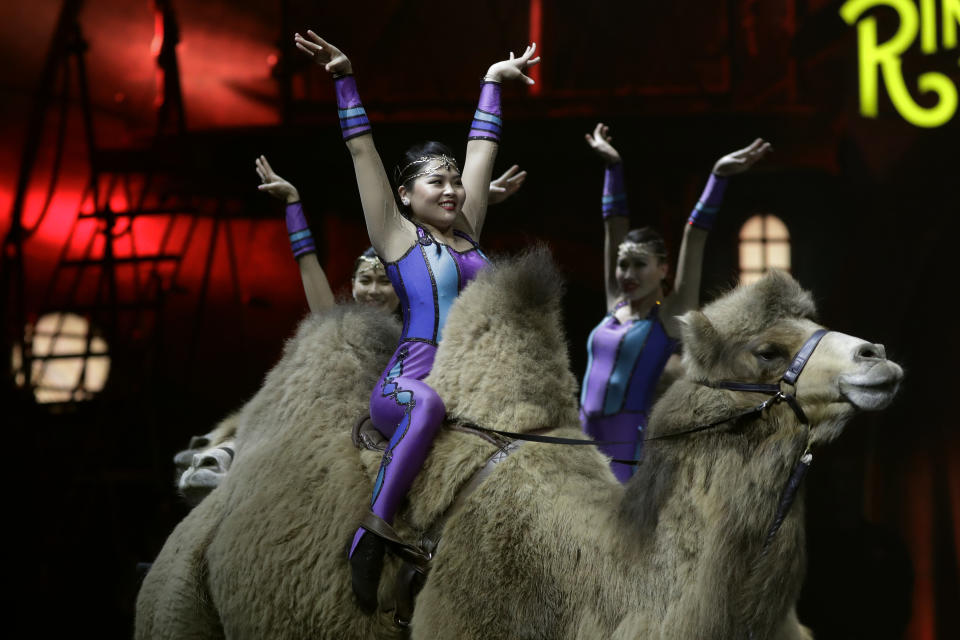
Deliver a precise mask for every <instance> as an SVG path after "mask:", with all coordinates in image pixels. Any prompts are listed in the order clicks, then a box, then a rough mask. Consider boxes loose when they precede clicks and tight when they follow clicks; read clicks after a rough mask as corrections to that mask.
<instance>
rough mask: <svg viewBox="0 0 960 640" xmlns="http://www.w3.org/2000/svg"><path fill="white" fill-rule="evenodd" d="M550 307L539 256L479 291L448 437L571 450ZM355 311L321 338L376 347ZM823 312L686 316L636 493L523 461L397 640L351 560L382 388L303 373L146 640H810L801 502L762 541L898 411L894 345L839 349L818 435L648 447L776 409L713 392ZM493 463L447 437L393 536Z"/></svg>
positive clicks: (386, 609) (393, 563)
mask: <svg viewBox="0 0 960 640" xmlns="http://www.w3.org/2000/svg"><path fill="white" fill-rule="evenodd" d="M561 288H562V287H561V284H560V278H559V275H558V273H557V271H556V269H555V267H554V266H553V263H552V261H551V260H550V259H549V257H548V256H546V255H544V254H543V252H536V251H535V252H533V253H530V254H528V255H525V256H522V257H520V258H517V259H515V260H512V261H505V262H504V263H502V264H500V265H498V266H496V267H494V268H491V269H488V270H487V271H485V272H484V273H482V274H481V275H480V276H479V277H478V278H477V279H476V280H475V281H474V282H473V283H472V284H471V285H470V286H469V287H467V289H466V290H465V291H464V292H463V293H462V294H461V296H460V299H459V300H458V301H457V302H456V303H455V304H454V305H453V308H452V309H451V311H450V314H449V316H448V321H447V325H446V328H445V331H444V339H443V341H442V343H441V345H440V348H439V350H438V353H437V359H436V362H435V365H434V369H433V371H432V373H431V374H430V376H429V377H428V379H427V382H428V383H429V384H431V386H433V387H434V388H435V389H436V390H437V391H438V392H439V393H440V395H441V397H442V398H444V401H445V403H446V405H447V413H448V423H449V424H448V426H454V425H455V423H456V422H458V421H460V422H469V423H474V424H478V425H483V426H485V427H489V428H492V429H499V430H511V431H518V432H529V431H534V430H542V429H544V428H545V427H546V428H550V429H551V430H550V431H549V433H550V435H555V436H560V437H565V438H573V439H576V438H581V437H582V436H581V435H580V427H579V420H578V416H577V405H576V396H577V394H576V391H577V386H576V381H575V379H574V376H573V374H572V373H571V372H570V367H569V361H568V357H567V351H566V340H565V336H564V333H563V330H562V326H561V322H560V313H559V304H560V295H561ZM350 313H352V312H348V313H344V314H342V315H340V316H338V317H334V318H330V319H327V320H325V321H324V322H325V330H326V331H328V332H330V333H345V332H346V328H345V327H346V326H349V327H350V329H351V330H353V331H354V335H355V336H357V342H358V343H359V342H361V341H362V340H361V338H360V336H361V334H362V333H363V329H364V327H360V326H356V324H355V323H353V322H352V320H351V316H350ZM814 313H815V309H814V305H813V303H812V299H811V297H810V295H809V294H808V293H807V292H805V291H803V290H802V289H801V288H800V286H799V285H798V284H797V283H796V282H795V281H794V280H793V279H791V278H790V277H789V276H788V275H785V274H781V273H772V274H769V275H767V276H766V277H765V278H763V279H762V280H760V281H759V282H757V283H754V284H752V285H750V286H746V287H740V288H737V289H735V290H734V291H732V292H731V293H729V294H727V295H726V296H724V297H722V298H721V299H719V300H717V301H716V302H714V303H712V304H711V305H709V306H707V307H705V308H704V309H703V310H702V311H698V312H691V313H690V314H687V315H686V316H685V317H684V319H683V322H684V344H685V354H684V367H685V374H684V377H683V378H682V379H680V380H678V381H677V382H675V383H674V384H673V385H672V386H671V387H670V388H669V389H668V390H667V392H666V393H665V395H664V396H663V398H662V399H661V400H660V401H659V402H658V404H657V405H656V407H655V409H654V412H653V415H652V416H651V420H650V424H649V434H648V436H647V437H648V438H650V439H651V441H650V442H648V444H647V446H646V452H645V457H644V460H643V462H642V463H641V464H640V465H639V467H638V473H637V474H636V475H635V476H634V478H633V479H632V480H631V481H630V482H629V483H627V484H626V485H621V484H620V483H619V482H617V481H616V479H615V478H614V476H613V474H612V473H611V472H610V471H609V467H608V461H607V460H606V459H605V458H604V457H603V456H602V455H601V454H600V453H599V452H598V451H597V450H596V449H595V448H594V447H592V446H561V445H551V444H540V443H527V444H524V445H522V446H520V447H518V448H516V449H515V450H514V451H513V452H512V453H511V455H509V456H508V457H507V458H506V459H504V460H503V461H502V462H500V463H499V464H498V465H497V467H496V468H495V470H494V471H493V473H492V474H491V475H490V476H489V477H488V478H487V479H486V480H485V481H484V482H483V483H482V484H480V486H479V488H478V489H477V490H476V491H474V492H473V493H472V494H471V495H470V496H469V497H468V498H467V499H466V500H465V502H464V503H463V505H462V507H461V508H460V509H459V510H458V511H457V512H456V513H454V514H453V516H452V517H450V518H449V520H447V522H446V526H445V528H444V532H443V538H442V540H441V542H440V545H439V547H438V548H437V550H436V554H435V556H434V558H433V560H432V566H431V569H430V573H429V575H428V576H427V579H426V583H425V585H424V587H423V589H422V591H421V592H420V594H419V596H418V598H417V603H416V610H415V612H414V615H413V619H412V623H411V625H410V627H409V628H408V629H404V628H400V627H398V626H397V625H395V624H394V622H393V611H392V610H391V609H392V602H393V601H392V597H391V588H392V586H393V578H394V577H395V575H396V573H397V572H398V571H399V563H398V561H397V560H395V559H394V558H392V557H391V556H388V559H387V562H386V564H385V567H384V574H383V579H382V581H381V586H380V593H379V596H380V610H379V611H378V612H377V613H375V614H374V615H369V616H368V615H364V614H362V613H361V612H360V610H359V608H358V607H357V605H356V603H355V601H354V599H353V596H352V593H351V590H350V584H349V572H348V567H347V563H346V559H345V555H346V546H347V544H348V542H349V540H350V537H351V535H352V533H353V530H354V528H355V527H356V522H357V519H358V518H359V516H360V515H361V513H362V512H363V510H364V509H365V505H366V501H367V499H368V496H369V489H370V484H371V482H372V479H373V477H374V474H375V472H376V469H377V465H378V464H379V455H378V454H376V453H374V452H368V451H358V450H357V449H355V448H354V447H353V444H352V442H351V439H350V434H349V425H350V423H351V422H352V421H353V419H354V416H355V415H359V414H360V413H361V412H362V409H363V408H364V405H365V401H366V397H367V395H368V393H369V391H368V390H369V388H370V387H369V385H365V384H361V381H369V383H370V384H372V383H373V381H374V380H375V379H376V375H377V374H378V373H379V371H378V370H376V369H374V368H371V370H369V371H366V370H363V367H362V366H360V365H361V364H362V363H361V362H360V359H359V358H358V359H356V360H355V363H356V364H357V369H356V371H355V372H354V373H353V374H352V375H347V373H346V368H343V369H341V370H340V374H341V375H339V376H334V377H332V378H331V377H330V376H325V375H324V372H323V370H322V368H321V367H319V366H318V367H316V368H315V369H314V370H313V371H312V372H309V373H313V376H311V375H307V374H308V372H306V371H304V372H297V373H298V377H297V378H296V380H295V381H294V380H292V379H291V382H290V384H289V386H288V387H287V388H286V389H285V394H284V395H283V397H282V398H281V397H277V398H276V399H277V400H278V403H275V404H269V405H264V407H263V413H262V414H261V415H260V416H259V418H258V420H261V421H262V422H260V423H257V422H254V423H248V424H250V425H251V430H255V429H252V427H253V426H255V425H257V424H262V425H264V427H266V425H268V424H269V430H270V431H271V434H272V435H271V436H270V437H269V438H260V440H259V442H258V444H256V445H255V446H251V447H249V448H248V447H247V445H246V443H244V442H242V438H241V435H242V433H238V438H237V439H238V442H240V443H241V444H240V445H239V453H238V456H237V459H236V461H235V462H234V465H233V467H232V469H231V471H230V474H229V475H228V477H227V479H226V480H225V481H224V482H223V483H222V484H221V486H220V487H218V488H217V489H216V490H215V491H213V492H212V493H211V494H210V496H209V497H208V498H207V499H206V500H204V501H203V502H202V503H201V504H200V505H199V506H198V507H197V508H195V509H194V510H193V512H191V513H190V514H189V515H188V516H187V518H186V519H185V520H184V521H183V522H182V523H181V524H180V525H179V526H178V527H177V528H176V529H175V531H174V532H173V534H172V535H171V537H170V538H169V539H168V541H167V544H166V545H165V546H164V548H163V550H162V551H161V553H160V556H159V557H158V558H157V561H156V563H155V564H154V566H153V569H152V570H151V572H150V574H149V575H148V576H147V577H146V579H145V581H144V585H143V588H142V590H141V593H140V596H139V598H138V603H137V626H136V636H137V638H183V637H186V638H222V637H227V638H301V637H308V636H309V637H319V638H403V637H408V636H412V637H413V638H467V639H473V638H489V637H509V638H564V639H566V638H570V639H574V638H578V639H579V638H583V639H586V638H708V637H709V638H744V637H747V636H748V635H752V636H753V637H755V638H777V639H794V638H806V637H809V633H808V631H807V630H806V629H805V628H804V627H802V625H800V623H799V622H798V620H797V617H796V614H795V612H794V603H795V600H796V597H797V593H798V591H799V588H800V585H801V582H802V579H803V563H804V561H803V550H804V540H803V526H802V522H803V515H802V514H803V507H802V492H801V496H800V497H798V498H797V500H796V503H795V504H794V506H793V507H792V509H790V510H789V511H788V512H787V514H786V517H785V518H784V520H783V524H782V526H781V527H780V530H779V533H778V534H777V535H776V536H775V537H774V539H773V542H772V543H771V544H770V545H769V547H768V548H766V549H765V550H764V551H763V552H762V553H761V550H762V549H763V542H764V538H765V537H766V534H767V529H768V527H769V524H770V522H771V521H772V520H773V519H774V515H775V512H776V509H777V503H778V501H779V497H780V493H781V491H782V489H783V486H784V484H785V483H786V481H787V478H788V476H789V475H790V472H791V468H792V467H793V465H794V463H795V462H796V461H797V460H798V459H799V458H800V456H801V454H803V453H804V451H805V449H806V448H807V446H810V447H813V448H814V451H815V448H816V447H818V446H820V445H822V444H825V443H827V442H829V441H830V440H832V439H834V438H835V437H837V435H838V434H839V433H840V432H841V431H842V427H843V425H844V423H846V422H847V421H848V420H849V419H850V418H851V417H852V416H853V415H854V414H855V413H856V412H857V411H859V410H877V409H881V408H883V407H884V406H886V404H888V403H889V402H890V401H891V399H892V397H893V396H894V395H895V393H896V391H897V387H898V384H899V381H900V379H901V377H902V371H901V370H900V368H899V367H898V366H897V365H896V364H894V363H892V362H889V361H887V360H886V359H885V357H884V354H883V349H882V347H880V346H878V345H872V344H869V343H867V342H865V341H863V340H859V339H857V338H853V337H851V336H846V335H843V334H840V333H834V332H831V333H828V334H827V335H826V336H825V337H824V338H823V339H822V341H821V342H820V344H819V346H817V348H816V350H815V351H814V353H813V356H812V357H811V358H810V359H809V361H808V362H807V365H806V369H805V370H804V372H803V374H802V375H801V377H800V378H799V380H797V383H796V386H795V387H794V388H793V389H792V391H793V392H794V393H795V395H796V397H797V399H798V401H799V404H800V406H801V407H802V409H803V411H804V412H805V414H806V416H807V417H808V418H809V421H810V425H811V426H810V427H807V426H806V425H803V424H801V423H800V421H799V420H798V418H797V417H796V416H795V414H794V413H793V412H792V411H791V410H790V409H789V408H788V407H787V405H786V404H783V403H781V404H776V405H771V406H770V407H769V408H768V409H767V410H766V411H764V412H763V413H762V414H759V415H756V414H755V415H753V416H751V417H745V418H740V419H735V420H732V421H729V422H727V423H724V424H721V425H719V426H717V427H716V428H713V429H710V430H706V431H702V432H699V433H696V434H691V435H688V436H681V437H676V438H672V439H658V440H652V439H653V438H662V437H663V436H668V435H671V434H677V433H679V432H681V431H685V430H687V429H689V428H690V427H692V426H694V425H699V424H704V423H709V422H713V421H716V420H718V419H721V418H724V417H729V416H733V415H736V414H737V413H739V412H741V411H742V410H743V409H745V408H747V407H751V406H754V405H756V404H758V403H759V402H761V401H762V400H764V399H766V398H767V396H765V395H761V394H758V393H745V392H739V391H730V390H725V389H719V388H714V387H710V386H706V384H705V383H710V382H716V381H719V380H728V379H729V380H742V381H750V382H775V381H776V380H778V379H779V377H780V375H781V374H782V373H783V371H784V370H785V369H786V368H787V366H788V364H789V363H790V360H791V358H792V356H793V354H794V353H795V352H796V351H797V350H798V349H799V348H800V346H801V345H802V344H803V343H804V342H805V340H806V339H807V337H808V336H809V335H810V334H812V333H813V332H814V331H815V330H816V329H817V328H818V327H819V325H817V324H816V323H815V322H814V321H813V319H812V318H813V317H814ZM344 323H346V324H344ZM374 326H375V323H374V322H373V321H372V320H371V322H370V323H369V324H368V327H367V328H373V327H374ZM381 333H384V332H382V331H381ZM301 346H303V347H306V345H301ZM389 347H392V344H391V345H389ZM389 347H387V348H389ZM361 348H362V347H361V346H359V345H358V347H357V349H361ZM314 352H315V351H314ZM296 355H297V354H296V352H295V350H291V349H288V350H287V354H286V355H285V356H284V358H285V359H286V358H288V357H290V358H291V363H284V362H283V361H281V365H283V366H287V364H292V361H293V360H296V358H295V357H294V356H296ZM281 365H278V368H280V366H281ZM290 370H291V371H292V369H290ZM317 372H319V374H318V373H317ZM301 373H302V375H300V374H301ZM317 375H320V377H321V378H323V379H319V380H318V379H317V378H316V376H317ZM271 376H273V372H271V374H270V375H268V379H267V382H268V383H269V382H270V379H271ZM331 397H335V398H337V403H336V407H335V408H334V407H332V406H331V405H332V404H333V403H331V402H329V398H331ZM281 401H282V402H281ZM495 451H496V447H495V446H494V445H493V444H490V443H489V442H488V441H487V440H484V439H482V438H479V437H477V436H476V435H472V434H470V433H464V432H462V431H458V430H454V429H445V430H444V431H443V432H442V433H441V434H440V436H438V438H437V440H436V441H435V444H434V448H433V450H432V452H431V454H430V456H429V458H428V460H427V462H426V464H425V466H424V468H423V470H422V471H421V473H420V475H419V476H418V477H417V480H416V481H415V483H414V486H413V488H412V490H411V493H410V498H409V500H408V503H407V505H406V506H405V508H404V509H402V510H401V513H400V515H399V517H398V520H397V523H396V528H397V530H398V531H399V532H400V534H401V535H403V536H405V537H406V538H407V539H415V538H416V534H418V533H419V532H422V531H424V530H426V529H427V528H429V527H430V526H431V524H432V523H433V522H434V521H435V520H436V519H437V518H438V517H439V516H440V515H441V514H443V513H444V512H445V510H446V509H447V507H448V505H450V504H451V502H453V500H454V498H455V496H456V494H457V491H458V489H459V488H460V487H461V486H462V485H463V484H464V483H465V482H466V481H468V479H469V478H470V477H471V476H472V474H473V473H474V472H475V471H476V470H477V469H479V468H480V467H482V466H483V465H484V464H485V461H486V460H487V458H488V457H489V456H490V455H491V454H492V453H493V452H495Z"/></svg>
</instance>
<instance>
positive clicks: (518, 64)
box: [484, 42, 540, 84]
mask: <svg viewBox="0 0 960 640" xmlns="http://www.w3.org/2000/svg"><path fill="white" fill-rule="evenodd" d="M536 50H537V43H536V42H534V43H533V44H531V45H529V46H527V48H526V50H525V51H524V52H523V55H522V56H520V57H519V58H514V57H513V51H511V52H510V58H509V59H507V60H502V61H500V62H497V63H496V64H494V65H491V67H490V68H489V69H487V75H485V76H484V80H493V81H494V82H503V81H504V80H516V79H522V80H523V81H524V82H526V83H527V84H533V78H531V77H529V76H526V75H524V73H523V72H524V71H525V70H526V69H528V68H530V67H532V66H533V65H535V64H537V63H538V62H540V56H537V57H536V58H534V57H533V54H534V52H535V51H536Z"/></svg>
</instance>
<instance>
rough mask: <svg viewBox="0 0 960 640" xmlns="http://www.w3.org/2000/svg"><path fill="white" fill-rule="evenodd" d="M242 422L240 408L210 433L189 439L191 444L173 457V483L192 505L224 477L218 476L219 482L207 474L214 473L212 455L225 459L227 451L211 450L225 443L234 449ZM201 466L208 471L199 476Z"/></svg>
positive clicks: (224, 470) (227, 466) (225, 468)
mask: <svg viewBox="0 0 960 640" xmlns="http://www.w3.org/2000/svg"><path fill="white" fill-rule="evenodd" d="M239 424H240V412H239V411H237V412H235V413H232V414H230V415H229V416H227V417H226V418H224V419H223V420H221V421H220V422H219V423H218V424H217V426H216V427H214V428H213V430H212V431H210V432H209V433H205V434H203V435H200V436H193V437H192V438H190V444H189V445H188V446H187V448H186V449H184V450H183V451H179V452H178V453H177V454H176V455H175V456H173V466H174V474H175V475H174V484H175V485H176V486H177V490H178V491H179V492H180V494H181V495H183V497H184V498H186V499H187V502H189V503H190V504H191V505H196V504H198V503H199V502H200V500H202V499H203V497H204V496H206V495H207V494H208V493H210V491H212V490H213V488H214V487H216V486H217V484H219V482H220V480H221V479H222V477H219V476H218V479H217V480H216V482H212V481H211V478H210V477H208V476H209V473H210V472H213V471H214V468H215V467H214V465H213V462H212V461H211V460H210V459H209V457H210V455H212V456H215V457H217V458H222V457H223V456H225V455H226V453H225V452H219V453H213V454H211V453H210V452H211V451H213V452H216V450H217V449H218V448H219V447H223V446H225V447H228V448H230V449H231V451H232V447H233V444H232V442H233V439H234V437H235V436H236V434H237V427H238V426H239ZM230 458H231V460H232V458H233V456H232V455H231V456H230ZM198 460H201V461H203V460H206V462H205V463H201V464H198ZM218 465H219V466H221V467H223V465H222V464H219V463H218ZM229 465H230V463H229V461H228V462H227V463H226V466H225V467H223V469H222V473H223V474H225V473H226V471H227V468H229ZM201 468H202V469H205V471H204V472H203V473H201V474H200V475H199V476H197V475H196V472H197V470H198V469H201ZM217 473H220V472H217ZM197 490H199V491H200V494H197Z"/></svg>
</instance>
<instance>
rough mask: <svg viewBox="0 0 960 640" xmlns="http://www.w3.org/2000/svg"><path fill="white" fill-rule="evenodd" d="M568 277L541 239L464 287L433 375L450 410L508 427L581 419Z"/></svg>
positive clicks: (485, 423) (479, 421)
mask: <svg viewBox="0 0 960 640" xmlns="http://www.w3.org/2000/svg"><path fill="white" fill-rule="evenodd" d="M562 282H563V281H562V277H561V275H560V273H559V271H558V269H557V266H556V264H555V263H554V262H553V259H552V258H551V256H550V254H549V252H548V251H547V250H546V249H545V248H543V247H537V248H534V249H532V250H530V251H528V252H526V253H524V254H522V255H520V256H518V257H516V258H510V259H505V260H500V261H498V262H497V263H496V264H495V265H494V266H491V267H489V268H487V269H485V270H484V271H483V272H481V273H480V275H479V276H477V279H476V280H475V281H473V282H472V283H470V285H469V286H468V287H467V288H466V289H465V290H464V292H463V293H462V294H461V295H460V297H459V298H458V299H457V302H456V303H455V304H454V305H453V308H452V309H451V310H450V315H449V316H448V317H447V324H446V326H445V328H444V337H443V340H442V341H441V343H440V347H439V348H438V350H437V358H436V361H435V362H434V365H433V370H432V372H431V374H430V376H429V378H428V379H427V383H428V384H430V385H431V386H433V388H434V389H436V390H437V392H438V393H439V394H440V397H442V398H443V400H444V403H445V404H446V406H447V416H448V417H450V418H459V419H462V420H468V421H472V422H475V423H477V424H480V425H483V426H485V427H489V428H492V429H502V430H509V431H530V430H533V429H538V428H542V427H566V426H571V425H578V424H579V422H578V417H577V404H576V392H577V386H576V380H575V379H574V377H573V374H572V373H571V372H570V361H569V358H568V355H567V341H566V336H565V334H564V331H563V323H562V321H561V317H560V298H561V296H562V295H563V285H562Z"/></svg>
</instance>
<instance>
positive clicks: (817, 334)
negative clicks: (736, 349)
mask: <svg viewBox="0 0 960 640" xmlns="http://www.w3.org/2000/svg"><path fill="white" fill-rule="evenodd" d="M828 333H829V331H827V330H826V329H817V330H816V331H814V332H813V333H812V334H811V335H810V337H809V338H807V341H806V342H804V343H803V346H802V347H800V350H799V351H797V354H796V355H795V356H793V360H792V361H791V362H790V366H789V367H787V370H786V371H785V372H784V373H783V375H782V376H780V380H779V381H778V382H777V383H776V384H769V383H762V382H735V381H730V380H723V381H720V382H707V383H701V384H704V385H705V386H708V387H713V388H714V389H728V390H730V391H744V392H748V393H766V394H769V395H772V396H774V397H779V400H777V402H779V401H780V400H783V401H785V402H786V403H787V405H789V407H790V408H791V409H792V410H793V413H794V414H795V415H796V416H797V419H798V420H799V421H800V422H801V423H802V424H810V421H809V420H808V419H807V415H806V414H805V413H804V412H803V409H802V408H800V403H799V402H797V397H796V396H795V395H793V394H792V393H784V392H783V389H782V388H781V387H780V385H781V384H782V383H784V382H786V383H787V384H789V385H790V386H792V387H796V386H797V379H799V378H800V373H801V372H802V371H803V368H804V367H805V366H807V361H809V360H810V356H812V355H813V352H814V350H815V349H816V348H817V345H818V344H820V341H821V340H822V339H823V336H825V335H827V334H828Z"/></svg>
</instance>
